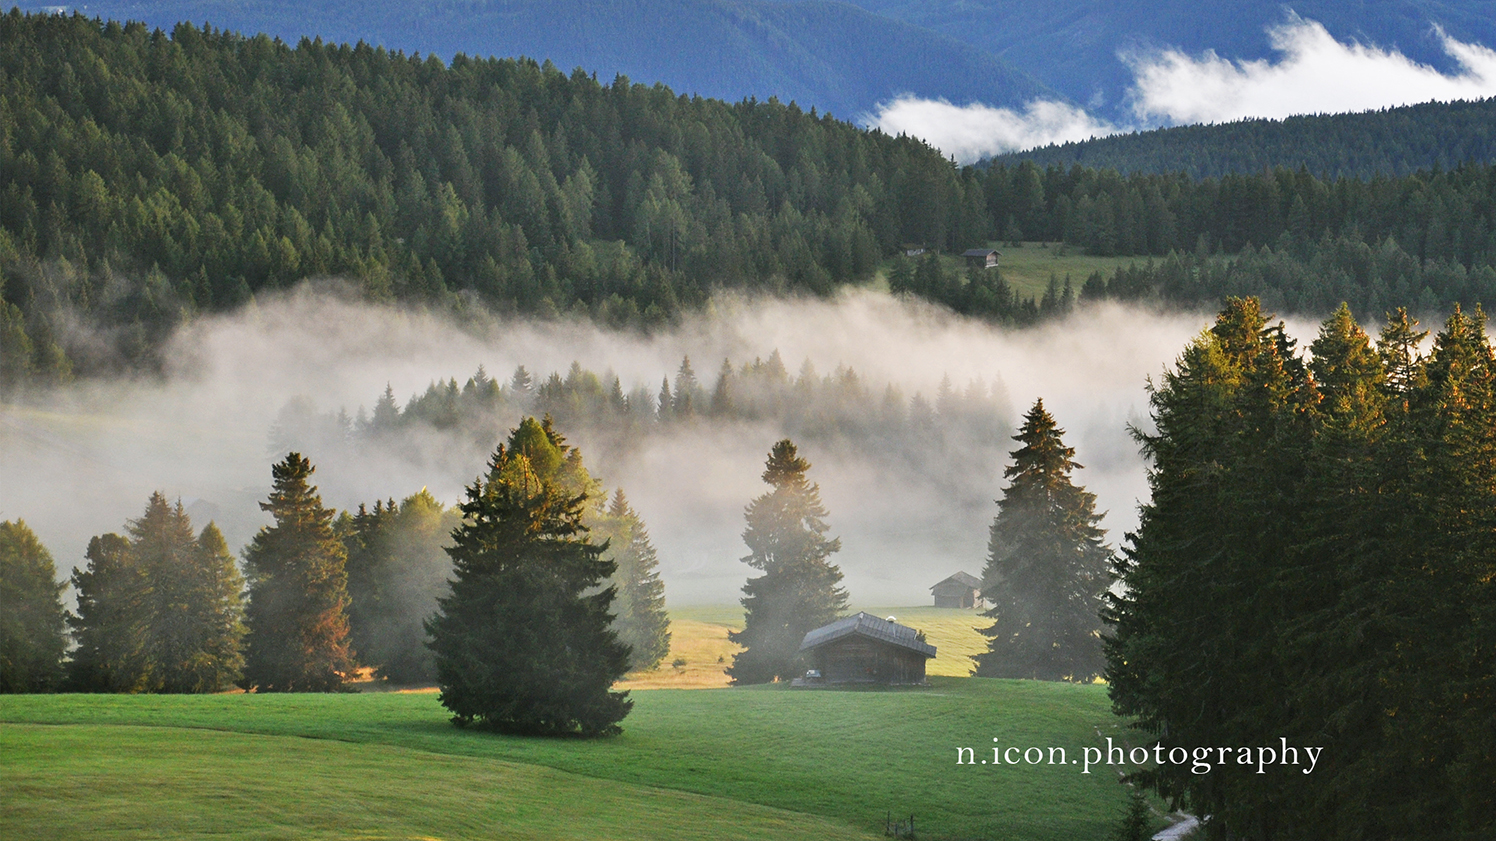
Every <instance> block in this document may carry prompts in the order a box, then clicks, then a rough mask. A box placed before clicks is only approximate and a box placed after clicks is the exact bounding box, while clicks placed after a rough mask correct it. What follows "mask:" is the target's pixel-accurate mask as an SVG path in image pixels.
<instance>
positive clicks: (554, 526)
mask: <svg viewBox="0 0 1496 841" xmlns="http://www.w3.org/2000/svg"><path fill="white" fill-rule="evenodd" d="M581 463H582V462H581V454H580V452H579V451H577V450H576V449H575V448H573V447H570V446H568V445H566V443H565V441H564V439H563V438H562V437H561V436H560V435H559V434H557V433H556V431H555V429H554V427H552V426H551V425H550V424H549V423H545V424H542V423H541V422H539V421H536V420H535V419H534V418H533V417H531V418H526V419H525V420H524V421H523V422H521V424H520V426H519V427H517V428H515V429H514V430H513V432H512V433H511V434H510V436H509V440H508V441H507V443H504V444H500V445H499V447H498V449H497V450H496V451H495V452H494V454H493V457H492V458H491V459H490V460H489V463H488V470H487V473H486V475H485V476H480V477H479V478H478V479H477V480H476V481H474V482H473V484H471V485H469V486H468V489H467V499H466V501H464V502H463V503H462V504H461V505H460V506H459V507H460V509H461V511H462V514H463V522H462V525H461V526H460V527H459V528H458V530H457V532H456V533H455V534H454V535H453V546H452V547H451V548H450V549H448V553H449V554H450V555H451V557H452V561H453V566H454V569H455V572H456V575H455V577H454V579H453V581H452V591H451V594H450V595H447V596H444V597H443V598H441V599H440V600H439V605H440V613H438V615H437V616H436V617H434V618H433V619H432V620H431V621H430V623H429V624H428V626H427V628H428V630H429V631H430V633H431V637H432V644H431V646H432V650H433V651H434V652H435V654H436V666H437V674H438V683H439V685H440V686H441V703H442V705H443V706H445V707H446V708H447V709H449V710H451V711H452V713H453V722H454V723H456V724H457V725H459V726H468V725H476V726H480V727H484V728H487V729H493V730H498V731H501V732H507V733H528V734H537V735H561V734H568V733H580V734H582V735H584V736H601V735H611V734H615V733H618V732H620V728H619V726H618V722H619V721H620V720H622V719H623V717H624V716H626V715H627V714H628V711H629V708H630V707H631V706H632V702H631V701H629V700H628V693H627V692H612V691H610V689H611V687H612V685H613V683H614V682H615V681H617V680H618V679H619V678H621V677H623V675H624V673H625V672H626V671H627V669H628V658H629V652H628V648H627V647H626V646H625V645H624V644H623V643H622V642H620V641H619V639H618V635H617V634H616V632H614V631H613V630H612V628H611V627H610V626H611V624H612V621H613V617H612V616H611V614H610V613H609V608H610V606H611V604H612V602H613V599H614V594H615V590H614V588H613V587H611V586H603V587H601V588H600V587H599V585H602V584H603V582H604V580H605V579H607V578H608V577H609V576H611V575H612V574H613V573H614V572H615V570H616V564H614V563H613V562H612V561H610V560H607V559H606V558H604V557H603V555H604V552H605V551H606V549H607V547H606V546H605V545H601V544H594V543H593V542H592V541H591V540H590V538H589V535H588V534H587V531H588V529H587V527H586V526H584V525H583V523H582V519H583V513H584V507H585V505H586V502H587V499H588V494H587V492H586V491H581V492H578V491H577V490H576V488H577V486H578V484H580V483H581V481H582V480H581V476H580V475H579V473H580V471H581V469H582V468H581Z"/></svg>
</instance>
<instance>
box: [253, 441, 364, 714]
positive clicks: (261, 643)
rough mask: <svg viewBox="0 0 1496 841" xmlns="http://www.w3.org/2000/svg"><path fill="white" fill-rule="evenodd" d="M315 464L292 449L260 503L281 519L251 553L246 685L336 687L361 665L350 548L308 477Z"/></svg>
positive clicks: (273, 472)
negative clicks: (352, 615) (351, 630)
mask: <svg viewBox="0 0 1496 841" xmlns="http://www.w3.org/2000/svg"><path fill="white" fill-rule="evenodd" d="M315 469H316V468H314V467H312V464H311V462H310V461H309V460H307V459H305V458H303V457H302V456H301V454H300V453H288V454H287V455H286V458H285V459H284V460H283V461H281V462H280V463H279V464H276V465H274V466H273V467H272V468H271V475H272V477H273V479H274V484H273V487H272V490H271V492H270V497H269V500H268V501H266V502H262V503H260V508H261V509H262V510H264V511H268V512H270V515H271V516H272V517H273V518H274V519H275V523H274V525H271V526H266V527H264V528H261V529H260V531H259V533H258V534H256V535H255V536H254V539H253V540H252V541H251V542H250V545H249V548H247V549H246V550H245V552H244V562H245V568H246V572H247V573H248V577H249V608H248V610H247V611H246V619H247V622H246V624H247V625H248V626H249V638H248V643H249V644H248V652H247V655H246V658H245V666H244V686H245V688H246V689H253V690H255V691H258V692H328V691H332V690H335V689H338V688H339V687H341V686H342V685H343V681H344V680H346V679H347V677H348V675H350V674H351V673H352V671H353V669H354V659H353V651H352V649H351V646H350V644H349V639H348V589H347V572H346V569H345V564H346V561H347V555H346V553H345V551H344V549H343V544H342V543H341V542H339V541H338V539H337V536H336V535H335V534H334V533H333V529H332V517H333V512H332V511H331V510H329V509H327V508H324V507H322V498H321V497H320V496H318V494H317V489H316V487H315V486H312V485H311V484H309V483H308V480H309V479H310V478H311V475H312V473H313V471H314V470H315Z"/></svg>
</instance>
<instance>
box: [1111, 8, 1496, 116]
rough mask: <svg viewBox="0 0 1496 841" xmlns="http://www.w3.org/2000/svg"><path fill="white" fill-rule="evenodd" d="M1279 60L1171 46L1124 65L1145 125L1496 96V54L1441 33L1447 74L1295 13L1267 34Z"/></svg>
mask: <svg viewBox="0 0 1496 841" xmlns="http://www.w3.org/2000/svg"><path fill="white" fill-rule="evenodd" d="M1268 35H1269V37H1270V38H1271V39H1272V44H1273V49H1274V50H1275V51H1277V52H1278V53H1280V54H1281V56H1280V57H1279V58H1278V59H1277V60H1276V61H1269V60H1260V61H1231V60H1229V59H1225V58H1222V57H1220V56H1219V55H1217V54H1216V53H1215V52H1214V51H1207V52H1206V53H1205V54H1204V55H1202V56H1200V57H1199V58H1195V57H1191V56H1188V55H1185V54H1184V53H1182V52H1180V51H1178V50H1174V49H1168V50H1163V51H1160V52H1157V53H1153V54H1149V55H1128V56H1123V57H1122V59H1123V61H1125V62H1126V63H1127V64H1128V65H1129V67H1131V68H1132V72H1133V75H1134V77H1135V83H1134V86H1133V88H1132V91H1131V96H1132V100H1133V111H1134V113H1135V114H1136V115H1137V117H1138V118H1139V119H1140V120H1142V121H1144V122H1149V123H1157V122H1160V121H1161V122H1164V123H1173V124H1188V123H1212V122H1224V121H1229V120H1238V119H1244V118H1249V117H1267V118H1272V119H1280V118H1283V117H1288V116H1292V115H1295V114H1333V113H1349V112H1356V111H1370V110H1374V109H1377V108H1387V107H1394V106H1399V105H1412V104H1416V103H1420V102H1431V101H1444V102H1447V101H1452V100H1457V99H1480V98H1484V97H1488V96H1496V51H1493V50H1491V49H1489V48H1486V47H1483V46H1480V45H1478V44H1465V43H1461V42H1459V41H1456V40H1454V39H1453V38H1450V37H1448V36H1446V35H1444V34H1443V32H1442V31H1441V32H1440V36H1441V37H1442V38H1443V43H1444V50H1445V52H1447V53H1448V54H1449V55H1450V56H1451V57H1452V58H1454V59H1455V61H1456V62H1458V63H1459V65H1460V67H1461V72H1460V73H1457V74H1454V75H1446V74H1443V73H1440V72H1439V71H1438V70H1436V69H1434V68H1432V67H1429V66H1427V65H1422V64H1418V63H1416V62H1414V61H1413V60H1411V59H1409V58H1408V57H1406V56H1404V55H1402V54H1401V53H1398V52H1392V51H1388V50H1383V49H1380V48H1377V47H1374V46H1367V45H1363V44H1358V43H1355V42H1349V43H1341V42H1339V41H1336V40H1335V38H1334V37H1333V36H1331V35H1330V33H1329V32H1327V31H1326V30H1325V28H1324V27H1323V26H1321V25H1320V24H1319V23H1317V22H1315V21H1311V20H1304V19H1302V18H1299V17H1298V16H1292V17H1290V19H1289V20H1288V21H1287V22H1286V23H1284V24H1282V25H1281V26H1277V27H1273V28H1270V29H1269V30H1268Z"/></svg>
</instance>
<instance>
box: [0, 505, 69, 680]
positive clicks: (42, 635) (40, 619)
mask: <svg viewBox="0 0 1496 841" xmlns="http://www.w3.org/2000/svg"><path fill="white" fill-rule="evenodd" d="M65 586H66V585H65V584H62V583H59V582H58V581H57V565H56V563H54V562H53V560H52V555H51V554H50V553H48V552H47V548H46V547H45V546H43V545H42V543H41V541H40V540H38V539H37V537H36V534H35V533H33V532H32V531H31V529H30V528H29V527H27V525H26V521H25V520H15V521H10V520H7V521H5V522H3V523H0V693H6V692H54V691H56V690H57V689H58V688H59V687H60V686H61V684H62V677H63V672H62V655H63V652H64V651H65V650H66V647H67V639H66V637H65V635H64V628H65V623H64V616H65V613H64V611H63V609H62V601H61V599H59V598H58V597H59V596H60V595H61V593H62V590H63V588H64V587H65Z"/></svg>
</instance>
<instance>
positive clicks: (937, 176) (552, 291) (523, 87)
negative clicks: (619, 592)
mask: <svg viewBox="0 0 1496 841" xmlns="http://www.w3.org/2000/svg"><path fill="white" fill-rule="evenodd" d="M0 30H3V38H0V45H3V46H0V69H3V72H5V73H6V74H7V78H9V79H11V80H13V83H12V84H9V85H7V86H6V89H5V93H4V101H5V111H6V113H7V114H8V115H11V117H12V118H13V119H12V129H11V131H10V135H9V136H10V137H11V141H10V142H9V143H7V144H6V145H5V146H4V151H3V153H0V154H3V157H0V195H3V196H4V201H3V203H0V206H3V208H4V211H3V212H0V270H3V271H4V272H5V279H6V285H5V289H4V297H5V300H6V301H7V302H10V303H11V304H12V305H13V306H15V307H17V308H19V310H20V313H19V315H20V318H21V320H22V321H23V322H24V325H23V326H24V331H25V335H26V336H29V338H30V341H31V343H32V345H33V347H34V349H35V348H42V347H43V346H44V344H45V342H44V341H43V339H44V338H45V336H44V334H46V335H51V334H49V333H47V331H48V330H51V326H50V325H56V324H61V323H62V321H61V319H62V318H63V317H64V316H65V314H67V313H74V312H76V314H78V315H80V316H83V317H86V318H88V319H90V320H95V321H98V322H102V323H104V324H108V325H111V326H120V327H122V328H127V329H122V330H121V331H120V333H119V347H117V348H114V349H113V350H116V351H118V352H121V353H124V354H125V355H127V356H128V355H132V354H133V355H134V356H135V357H137V359H140V361H147V362H148V361H149V356H150V353H151V352H152V349H153V348H155V347H156V346H157V345H158V344H159V342H160V341H161V340H162V339H163V337H164V336H165V335H166V334H167V333H168V332H169V330H170V329H171V327H172V326H173V325H175V324H177V323H180V322H181V321H182V320H184V319H186V318H190V317H191V316H192V315H193V314H194V313H198V312H206V311H214V310H225V309H231V308H233V307H236V306H239V305H241V304H243V303H245V302H246V301H248V300H249V299H250V298H251V297H252V296H254V295H257V294H262V293H265V292H269V291H274V290H277V289H283V288H286V287H288V286H290V285H292V284H294V283H295V282H297V281H298V280H300V279H302V278H306V277H316V276H326V275H337V276H343V277H348V278H351V279H353V280H354V281H355V285H357V286H360V287H361V289H362V292H363V293H364V295H365V296H366V297H368V298H370V299H372V300H377V301H386V300H392V299H398V300H407V301H416V302H421V303H423V304H429V305H435V306H449V305H450V306H456V305H458V304H459V298H458V295H457V293H460V292H461V293H471V295H473V296H476V297H477V298H478V299H479V300H481V301H483V302H484V303H486V304H487V305H488V306H489V307H491V308H494V309H498V310H506V311H512V310H518V311H521V312H535V313H550V314H555V313H558V312H562V311H568V310H571V311H579V312H586V313H589V314H591V315H593V316H595V317H597V318H598V319H600V320H602V321H604V322H608V323H615V324H635V323H642V322H658V321H660V320H662V319H667V318H670V317H672V316H673V315H674V314H676V313H677V312H678V311H679V310H680V309H681V308H682V307H690V306H695V305H697V304H699V303H701V302H703V301H704V300H705V298H706V295H707V293H708V291H709V290H710V289H712V288H715V287H728V288H738V289H746V290H759V289H792V290H800V291H807V292H811V293H815V294H825V293H828V292H830V291H831V290H832V288H833V287H834V286H835V285H836V284H839V283H843V282H847V281H852V280H860V279H869V278H871V277H872V274H873V271H874V269H875V268H876V264H877V262H878V260H879V259H880V258H881V257H882V255H883V253H884V252H885V251H889V250H891V248H892V246H891V243H893V242H895V241H897V240H898V239H899V238H901V237H903V238H908V237H912V236H915V235H916V234H915V233H914V231H913V229H915V228H918V229H919V234H918V235H919V236H920V237H921V238H934V239H935V240H938V241H939V242H942V243H947V244H948V245H949V247H956V246H957V245H959V242H957V237H958V235H959V234H958V230H957V225H956V223H955V219H956V216H957V215H958V213H959V212H960V211H959V208H960V204H959V201H958V199H959V196H960V194H961V193H962V192H963V191H964V189H965V188H963V187H962V185H961V182H960V181H959V178H958V175H957V173H956V171H955V169H954V167H952V166H951V165H950V164H949V163H948V162H947V161H946V160H945V159H944V158H943V157H942V156H941V155H940V154H939V153H938V152H936V151H935V150H933V149H931V148H929V147H927V146H925V145H924V144H922V143H920V142H918V141H916V140H913V139H911V138H893V137H888V136H885V135H881V134H872V133H868V132H865V131H863V130H861V129H859V128H857V127H856V126H854V125H852V124H850V123H845V122H838V121H836V120H832V119H830V118H828V117H824V116H820V115H813V114H808V113H805V112H804V111H802V110H801V109H799V108H798V107H795V106H793V105H785V104H781V103H780V102H777V101H770V102H765V103H758V102H752V101H746V102H742V103H738V104H735V105H731V104H728V103H724V102H721V101H717V100H710V99H701V98H691V97H685V96H676V95H675V94H674V93H673V92H671V91H670V90H669V89H667V88H664V87H663V86H656V87H649V86H646V85H637V84H632V83H630V82H629V81H628V80H627V79H626V78H622V77H620V78H618V79H616V80H615V81H613V82H612V83H611V84H605V83H600V82H598V81H597V80H596V79H595V78H593V77H590V76H588V75H586V74H585V73H583V72H581V71H578V72H575V73H572V74H570V75H567V74H565V73H562V72H560V71H557V70H556V69H555V68H554V67H552V66H550V65H546V66H544V67H542V66H540V65H537V64H536V63H534V62H531V61H514V60H477V59H472V58H469V57H466V56H458V57H456V58H454V59H453V60H452V62H451V65H450V66H447V65H445V64H443V63H442V62H441V61H439V60H437V59H435V58H417V57H414V56H407V55H405V54H402V53H395V52H389V51H386V50H383V49H375V48H373V47H370V46H368V45H367V44H359V45H357V46H346V45H342V46H335V45H331V44H324V43H322V42H321V41H303V42H301V43H300V44H299V45H298V46H297V47H296V48H294V49H292V48H291V47H288V46H286V45H285V44H283V43H280V42H276V41H272V40H271V39H269V38H266V37H264V36H258V37H250V38H244V37H240V36H238V35H232V34H227V33H224V32H222V31H220V30H215V29H212V28H211V27H210V28H206V29H198V28H196V27H195V26H193V25H190V24H181V25H179V26H177V27H175V28H174V29H173V30H172V32H171V35H170V36H168V35H166V34H165V33H162V32H159V31H157V32H154V33H153V32H151V31H149V30H147V29H146V28H145V27H144V26H142V25H140V24H128V25H121V24H118V23H107V24H104V23H99V22H96V21H92V20H88V19H87V18H84V17H82V16H72V17H69V16H60V15H50V14H39V15H26V14H23V13H20V12H13V13H10V14H7V15H5V16H4V17H3V18H0ZM63 54H65V55H67V56H68V58H69V60H68V62H67V69H66V70H62V71H60V70H58V68H57V66H56V65H55V63H54V62H52V61H51V60H50V59H49V58H47V57H48V56H56V55H63ZM246 80H253V82H252V83H251V82H249V81H246ZM62 103H66V104H65V105H64V104H62ZM162 103H169V104H168V105H162ZM967 227H970V226H969V225H967ZM905 229H910V230H909V231H908V232H907V233H906V232H905ZM106 288H107V289H108V290H109V293H108V294H105V293H104V291H103V290H105V289H106ZM0 315H3V316H4V318H5V320H6V321H5V324H4V325H0V326H6V325H14V324H16V323H17V322H16V318H15V315H16V314H15V313H12V312H11V311H10V310H5V312H4V313H0ZM52 332H53V333H55V332H56V331H55V330H53V331H52ZM3 336H4V338H5V340H6V341H7V342H11V343H17V342H20V339H21V333H20V331H18V330H17V329H15V328H14V327H12V326H6V329H5V332H4V333H3ZM48 341H50V340H48ZM67 350H68V352H69V353H73V354H76V355H77V356H78V358H79V361H80V364H82V365H83V366H84V367H85V368H87V369H88V370H97V369H99V368H100V367H103V366H106V365H107V364H110V363H109V359H108V358H107V357H106V356H99V355H93V352H91V351H88V350H87V349H86V348H83V347H81V346H80V347H72V348H68V349H67ZM39 353H40V351H39V350H36V351H34V353H33V354H32V356H33V358H35V357H37V355H38V354H39ZM9 358H10V357H9V356H8V355H7V359H9ZM22 374H24V372H22V371H19V370H18V371H17V375H22Z"/></svg>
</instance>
